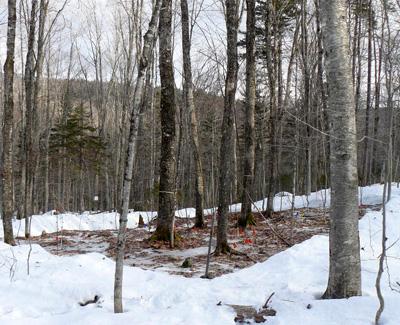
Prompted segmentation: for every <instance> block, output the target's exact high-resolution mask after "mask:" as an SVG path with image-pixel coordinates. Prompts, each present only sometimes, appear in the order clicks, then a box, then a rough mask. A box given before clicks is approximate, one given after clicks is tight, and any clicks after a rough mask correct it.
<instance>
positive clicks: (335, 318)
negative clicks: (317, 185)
mask: <svg viewBox="0 0 400 325" xmlns="http://www.w3.org/2000/svg"><path fill="white" fill-rule="evenodd" d="M381 190H382V187H381V186H373V187H370V188H368V189H367V190H365V191H364V194H367V195H366V196H364V198H365V197H369V199H371V200H372V201H374V202H375V203H379V197H380V195H381ZM392 195H393V196H392V200H391V201H390V202H389V203H388V204H387V218H388V225H387V232H388V234H387V237H388V242H387V244H388V247H390V249H389V250H388V252H387V253H388V260H387V266H388V270H389V272H387V271H386V272H385V274H384V276H383V278H382V285H383V294H384V297H385V302H386V305H385V311H384V313H383V318H382V320H383V323H382V324H385V325H398V324H399V323H400V308H399V306H400V293H399V292H398V291H399V290H400V286H399V283H400V242H398V240H399V237H400V190H399V189H397V188H393V194H392ZM381 217H382V216H381V212H379V211H370V212H368V213H367V214H366V215H365V216H364V218H363V219H362V220H361V221H360V239H361V247H362V251H361V258H362V286H363V296H362V297H355V298H350V299H342V300H319V299H318V298H319V297H320V296H321V294H322V293H323V291H324V289H325V287H326V283H327V278H328V237H327V236H314V237H313V238H311V239H310V240H307V241H305V242H303V243H301V244H299V245H296V246H294V247H292V248H290V249H287V250H286V251H284V252H282V253H279V254H277V255H275V256H273V257H271V258H270V259H268V260H267V261H266V262H264V263H259V264H256V265H254V266H252V267H249V268H247V269H243V270H241V271H238V272H236V273H232V274H228V275H224V276H221V277H219V278H216V279H213V280H204V279H200V278H183V277H179V276H173V275H168V274H166V273H163V272H154V271H145V270H142V269H140V268H135V267H125V273H124V274H125V275H124V290H123V296H124V306H125V310H126V312H125V313H123V314H118V315H115V314H113V312H112V310H113V276H114V262H113V261H112V260H110V259H108V258H106V257H105V256H103V255H101V254H98V253H90V254H86V255H76V256H70V257H65V256H63V257H58V256H54V255H51V254H49V253H47V252H46V251H45V250H44V249H43V248H41V247H40V246H37V245H34V246H33V247H32V253H31V260H30V275H29V276H28V275H27V262H26V259H27V256H28V252H29V246H26V245H24V246H17V247H10V246H8V245H6V244H3V243H1V244H0V292H1V295H0V323H1V324H13V325H14V324H40V325H45V324H96V325H97V324H121V323H129V324H146V325H147V324H199V325H200V324H216V325H217V324H218V325H223V324H234V321H233V319H234V317H235V313H234V311H233V309H231V308H230V307H228V306H224V305H222V306H217V303H218V302H219V301H222V303H223V304H242V305H253V306H255V307H257V308H258V307H261V306H262V305H263V303H264V302H265V300H266V298H267V297H268V296H269V295H270V294H271V293H272V292H275V295H274V297H273V298H272V307H273V308H274V309H275V310H276V311H277V316H276V317H271V318H269V319H268V321H267V324H271V325H278V324H279V325H297V324H299V323H301V324H307V325H321V324H324V325H343V324H346V325H347V324H349V325H366V324H372V322H373V319H374V316H375V311H376V309H377V306H378V302H377V298H376V294H375V287H374V286H375V277H376V272H377V267H378V260H377V259H378V256H379V254H380V245H381V237H380V236H381ZM388 274H390V279H389V277H388ZM389 280H390V284H391V286H392V287H393V288H394V289H397V291H395V290H392V289H391V288H390V287H389ZM95 294H99V295H101V302H100V303H99V304H97V305H88V306H86V307H81V306H80V305H79V304H78V302H79V301H83V300H85V299H90V298H93V296H94V295H95ZM308 304H310V305H311V308H310V309H308V308H307V305H308Z"/></svg>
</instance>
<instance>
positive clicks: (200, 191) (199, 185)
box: [181, 0, 204, 228]
mask: <svg viewBox="0 0 400 325" xmlns="http://www.w3.org/2000/svg"><path fill="white" fill-rule="evenodd" d="M181 13H182V53H183V72H184V83H183V91H184V93H185V99H186V106H187V108H188V111H189V115H190V137H191V144H192V154H193V160H194V165H195V178H196V181H195V183H196V184H195V199H196V223H195V227H198V228H202V227H203V226H204V215H203V210H204V176H203V167H202V163H201V155H200V143H199V135H198V125H197V124H198V123H197V116H196V110H195V105H194V98H193V77H192V64H191V59H190V47H191V30H190V27H189V10H188V4H187V0H181Z"/></svg>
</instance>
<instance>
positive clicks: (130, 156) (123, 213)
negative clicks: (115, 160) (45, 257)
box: [114, 0, 161, 313]
mask: <svg viewBox="0 0 400 325" xmlns="http://www.w3.org/2000/svg"><path fill="white" fill-rule="evenodd" d="M160 3H161V0H157V1H156V3H155V4H154V7H153V12H152V16H151V21H150V23H149V29H148V30H147V33H146V35H145V36H144V43H143V49H142V54H141V57H140V64H139V70H138V75H137V79H136V86H135V92H134V97H133V98H134V101H133V105H132V106H133V107H132V112H131V120H130V129H129V142H128V150H127V154H126V161H125V171H124V181H123V191H122V205H121V207H120V220H119V232H118V239H117V256H116V266H115V279H114V312H115V313H122V312H123V306H122V280H123V263H124V254H125V241H126V227H127V223H128V209H129V196H130V191H131V184H132V179H131V178H132V173H133V163H134V161H135V155H136V145H137V143H136V140H137V132H138V122H139V116H140V113H141V110H142V108H141V107H140V104H141V103H142V96H143V89H144V80H145V76H146V70H147V68H148V62H149V60H150V55H151V53H152V50H153V46H154V43H155V41H154V40H155V37H156V33H157V21H158V16H159V12H160Z"/></svg>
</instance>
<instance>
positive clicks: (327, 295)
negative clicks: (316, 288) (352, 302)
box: [321, 288, 361, 299]
mask: <svg viewBox="0 0 400 325" xmlns="http://www.w3.org/2000/svg"><path fill="white" fill-rule="evenodd" d="M357 296H361V292H360V291H359V290H344V289H340V290H332V289H330V288H328V289H326V291H325V292H324V294H323V295H322V297H321V299H345V298H350V297H357Z"/></svg>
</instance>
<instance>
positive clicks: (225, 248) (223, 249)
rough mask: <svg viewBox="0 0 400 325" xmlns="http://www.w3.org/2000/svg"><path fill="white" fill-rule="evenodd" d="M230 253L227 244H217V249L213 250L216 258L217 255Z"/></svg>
mask: <svg viewBox="0 0 400 325" xmlns="http://www.w3.org/2000/svg"><path fill="white" fill-rule="evenodd" d="M231 252H232V248H231V247H230V246H229V245H228V244H227V243H223V244H219V245H217V247H216V248H215V251H214V255H215V256H218V255H222V254H225V255H227V254H230V253H231Z"/></svg>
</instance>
